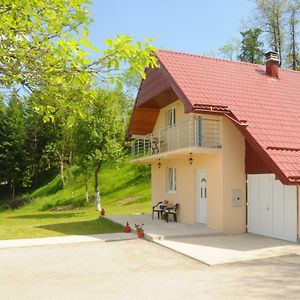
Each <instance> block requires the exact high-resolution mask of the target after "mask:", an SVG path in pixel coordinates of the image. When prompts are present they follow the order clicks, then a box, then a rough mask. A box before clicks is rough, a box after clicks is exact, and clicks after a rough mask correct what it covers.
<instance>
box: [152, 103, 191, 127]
mask: <svg viewBox="0 0 300 300" xmlns="http://www.w3.org/2000/svg"><path fill="white" fill-rule="evenodd" d="M172 108H175V109H176V124H179V123H182V122H184V121H186V120H188V118H189V117H190V115H189V114H186V113H185V112H184V106H183V104H182V102H181V101H180V100H177V101H176V102H174V103H172V104H170V105H168V106H166V107H164V108H162V109H161V110H160V112H159V115H158V118H157V121H156V123H155V126H154V129H153V131H156V130H159V129H162V128H165V127H166V126H167V111H168V110H169V109H172Z"/></svg>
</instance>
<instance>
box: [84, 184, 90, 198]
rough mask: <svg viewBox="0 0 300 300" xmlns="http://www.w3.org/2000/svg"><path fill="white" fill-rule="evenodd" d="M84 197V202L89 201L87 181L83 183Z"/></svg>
mask: <svg viewBox="0 0 300 300" xmlns="http://www.w3.org/2000/svg"><path fill="white" fill-rule="evenodd" d="M85 199H86V202H89V191H88V183H87V182H86V183H85Z"/></svg>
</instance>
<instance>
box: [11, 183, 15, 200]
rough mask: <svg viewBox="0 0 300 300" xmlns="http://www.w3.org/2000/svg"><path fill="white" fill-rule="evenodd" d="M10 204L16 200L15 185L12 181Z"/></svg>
mask: <svg viewBox="0 0 300 300" xmlns="http://www.w3.org/2000/svg"><path fill="white" fill-rule="evenodd" d="M11 192H12V202H14V201H15V199H16V185H15V181H14V179H12V180H11Z"/></svg>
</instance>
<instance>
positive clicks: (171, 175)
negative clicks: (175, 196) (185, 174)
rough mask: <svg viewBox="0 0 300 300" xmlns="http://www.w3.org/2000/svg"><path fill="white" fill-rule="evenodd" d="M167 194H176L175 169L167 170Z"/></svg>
mask: <svg viewBox="0 0 300 300" xmlns="http://www.w3.org/2000/svg"><path fill="white" fill-rule="evenodd" d="M168 192H169V193H175V192H176V168H174V167H172V168H168Z"/></svg>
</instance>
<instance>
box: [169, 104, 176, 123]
mask: <svg viewBox="0 0 300 300" xmlns="http://www.w3.org/2000/svg"><path fill="white" fill-rule="evenodd" d="M175 125H176V108H175V107H172V108H170V109H168V110H167V127H173V126H175Z"/></svg>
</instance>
